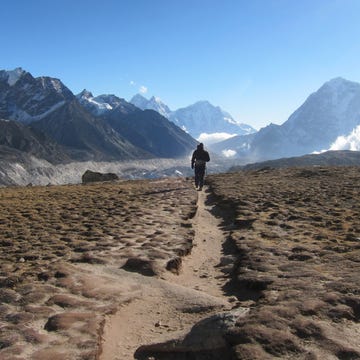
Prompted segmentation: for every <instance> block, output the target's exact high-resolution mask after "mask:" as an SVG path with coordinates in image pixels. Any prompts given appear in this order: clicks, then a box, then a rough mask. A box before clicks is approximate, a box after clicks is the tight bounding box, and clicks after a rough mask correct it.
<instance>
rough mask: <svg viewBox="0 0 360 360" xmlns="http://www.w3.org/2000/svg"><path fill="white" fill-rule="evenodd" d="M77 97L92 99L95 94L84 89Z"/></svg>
mask: <svg viewBox="0 0 360 360" xmlns="http://www.w3.org/2000/svg"><path fill="white" fill-rule="evenodd" d="M76 97H77V98H78V99H81V98H83V99H91V98H93V97H94V95H93V94H92V93H91V92H90V91H88V90H86V89H84V90H83V91H82V92H81V93H80V94H78V95H76Z"/></svg>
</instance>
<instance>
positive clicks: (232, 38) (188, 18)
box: [0, 0, 360, 129]
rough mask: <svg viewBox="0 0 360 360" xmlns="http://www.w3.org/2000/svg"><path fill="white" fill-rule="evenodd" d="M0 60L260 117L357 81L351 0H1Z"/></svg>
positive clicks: (286, 111) (258, 122)
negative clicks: (338, 80)
mask: <svg viewBox="0 0 360 360" xmlns="http://www.w3.org/2000/svg"><path fill="white" fill-rule="evenodd" d="M0 9H1V20H0V69H5V70H12V69H14V68H16V67H22V68H23V69H24V70H26V71H29V72H30V73H31V74H32V75H33V76H42V75H47V76H51V77H56V78H60V79H61V80H62V81H63V82H64V84H65V85H66V86H67V87H68V88H69V89H70V90H71V91H72V92H73V93H75V94H77V93H79V92H80V91H81V90H83V89H84V88H86V89H87V90H89V91H91V92H92V93H93V94H94V95H95V96H96V95H100V94H104V93H106V94H115V95H117V96H119V97H123V98H125V99H126V100H130V99H131V97H132V96H133V95H135V94H136V93H138V92H139V91H143V92H144V96H146V97H151V96H153V95H154V96H158V97H160V98H161V99H162V100H163V101H164V102H165V103H166V104H167V105H168V106H169V107H170V108H171V109H172V110H176V109H178V108H181V107H185V106H188V105H191V104H193V103H194V102H196V101H199V100H208V101H210V102H211V103H212V104H213V105H216V106H220V107H221V108H223V109H224V110H226V111H228V112H229V113H230V114H231V115H232V116H233V117H234V118H235V119H236V120H238V121H241V122H244V123H247V124H250V125H252V126H254V127H255V128H257V129H259V128H260V127H263V126H265V125H268V124H269V123H270V122H273V123H277V124H281V123H283V122H284V121H286V120H287V118H288V117H289V116H290V115H291V113H292V112H293V111H294V110H296V109H297V108H298V107H299V106H300V105H301V104H302V103H303V102H304V101H305V100H306V98H307V97H308V95H310V93H312V92H314V91H316V90H317V89H318V88H319V87H320V86H321V85H322V84H323V83H324V82H326V81H328V80H330V79H332V78H334V77H338V76H341V77H344V78H346V79H348V80H352V81H356V82H360V0H247V1H244V0H101V1H100V0H96V1H93V0H87V1H86V0H0Z"/></svg>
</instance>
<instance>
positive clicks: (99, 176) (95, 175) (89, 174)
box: [81, 170, 119, 184]
mask: <svg viewBox="0 0 360 360" xmlns="http://www.w3.org/2000/svg"><path fill="white" fill-rule="evenodd" d="M81 180H82V183H83V184H87V183H90V182H99V181H113V180H119V177H118V176H117V175H116V174H113V173H106V174H103V173H100V172H96V171H91V170H86V171H85V172H84V174H83V176H82V177H81Z"/></svg>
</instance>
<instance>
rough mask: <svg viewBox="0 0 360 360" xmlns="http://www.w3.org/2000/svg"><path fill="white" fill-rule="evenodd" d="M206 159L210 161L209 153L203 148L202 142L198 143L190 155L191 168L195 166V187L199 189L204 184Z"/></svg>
mask: <svg viewBox="0 0 360 360" xmlns="http://www.w3.org/2000/svg"><path fill="white" fill-rule="evenodd" d="M208 161H210V155H209V153H208V152H207V151H206V150H204V144H203V143H200V144H199V145H198V146H197V148H196V150H194V152H193V154H192V157H191V168H192V169H194V168H195V187H196V189H197V190H199V191H201V190H202V187H203V185H204V176H205V168H206V163H207V162H208Z"/></svg>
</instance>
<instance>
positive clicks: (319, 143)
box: [0, 68, 360, 184]
mask: <svg viewBox="0 0 360 360" xmlns="http://www.w3.org/2000/svg"><path fill="white" fill-rule="evenodd" d="M359 125H360V84H358V83H355V82H351V81H348V80H345V79H342V78H335V79H333V80H330V81H328V82H326V83H325V84H324V85H323V86H321V87H320V88H319V90H317V91H316V92H314V93H313V94H311V95H310V96H309V97H308V98H307V99H306V101H305V102H304V104H303V105H301V106H300V107H299V108H298V109H297V110H296V111H295V112H294V113H293V114H292V115H291V116H290V117H289V119H288V120H287V121H286V122H284V123H283V124H282V125H274V124H270V125H269V126H266V127H264V128H262V129H260V130H259V131H258V132H255V131H254V129H253V128H251V127H250V126H248V125H245V124H240V123H238V122H237V121H235V120H234V119H233V118H232V117H231V115H229V114H228V113H226V112H225V111H224V110H222V109H221V108H220V107H215V106H213V105H212V104H210V103H209V102H207V101H199V102H197V103H195V104H193V105H190V106H188V107H186V108H182V109H178V110H175V111H172V110H170V108H169V107H168V106H167V105H166V104H164V103H163V102H162V101H161V100H160V99H159V98H156V97H152V98H151V99H150V100H148V99H146V98H145V97H144V96H142V95H140V94H138V95H136V96H134V97H133V98H132V99H131V101H130V102H128V101H126V100H125V99H122V98H119V97H117V96H116V95H99V96H95V97H94V96H93V94H92V93H91V92H90V91H87V90H84V91H82V92H81V93H80V94H78V95H74V94H73V93H72V92H71V91H70V90H69V89H68V88H67V87H66V86H65V85H64V84H63V83H62V82H61V80H59V79H55V78H51V77H46V76H42V77H37V78H34V77H33V76H32V75H31V74H30V73H29V72H26V71H24V70H22V69H20V68H18V69H15V70H13V71H5V70H2V71H0V175H1V176H0V177H3V178H4V179H5V178H6V181H5V183H6V184H13V183H22V182H21V181H20V180H17V178H18V177H19V176H21V175H20V174H21V173H22V172H23V173H24V174H25V173H26V174H27V178H32V175H31V173H34V174H35V173H36V174H38V175H39V174H41V173H44V171H43V170H41V169H42V168H43V166H46V167H47V170H46V173H47V174H50V173H51V172H53V170H52V169H51V168H50V167H49V166H50V165H56V164H69V163H74V162H84V161H93V162H99V161H124V160H128V161H135V160H136V161H138V160H139V159H145V160H146V159H159V158H168V159H170V158H173V159H179V158H184V157H185V158H186V156H189V155H190V154H191V151H192V150H193V149H194V148H195V146H196V144H197V141H196V140H195V138H196V137H198V136H200V134H202V133H207V134H211V133H217V132H221V133H225V132H228V133H237V134H242V135H237V136H234V137H231V138H230V139H228V140H226V141H222V142H219V143H217V144H215V145H212V146H211V147H210V151H211V155H212V156H211V157H212V161H211V166H213V168H214V169H218V170H219V169H221V171H224V167H225V164H226V166H229V167H230V166H231V165H234V163H235V164H248V163H254V162H259V161H266V160H272V159H279V158H289V157H297V156H302V155H304V154H310V153H313V152H316V151H321V150H326V149H330V147H331V145H332V144H333V143H334V142H335V141H336V140H337V139H338V137H339V136H345V135H348V134H350V133H351V132H352V131H353V130H354V129H355V128H356V127H357V126H359ZM359 133H360V132H359ZM221 156H223V158H221ZM341 158H342V157H341V156H340V157H339V159H341ZM225 159H226V161H225ZM230 159H232V160H230ZM323 159H325V160H326V159H328V157H323ZM230 161H233V163H232V164H230ZM289 161H290V160H289ZM289 161H287V163H288V162H289ZM290 162H291V161H290ZM76 166H77V165H76ZM169 166H170V167H171V168H172V167H173V165H170V164H169ZM182 166H188V165H185V164H184V165H182ZM77 167H78V168H80V167H79V166H77ZM173 170H174V172H175V173H176V169H173ZM74 171H76V170H74ZM164 171H165V169H164ZM171 171H172V170H171ZM136 172H137V173H141V170H140V169H138V170H136ZM9 174H10V175H11V176H10V175H9ZM164 174H165V172H164ZM50 175H51V174H50ZM44 176H45V178H46V176H48V175H44ZM64 178H65V177H64ZM0 180H1V179H0ZM0 183H1V181H0Z"/></svg>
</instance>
